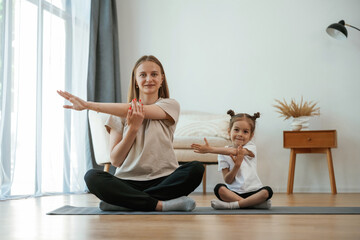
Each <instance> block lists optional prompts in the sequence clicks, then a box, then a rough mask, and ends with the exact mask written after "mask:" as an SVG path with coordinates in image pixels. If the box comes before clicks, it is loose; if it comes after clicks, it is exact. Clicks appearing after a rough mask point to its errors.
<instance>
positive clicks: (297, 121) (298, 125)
mask: <svg viewBox="0 0 360 240" xmlns="http://www.w3.org/2000/svg"><path fill="white" fill-rule="evenodd" d="M309 120H310V117H308V116H300V117H295V118H293V120H292V122H291V124H290V125H291V130H292V131H300V130H306V129H308V128H309Z"/></svg>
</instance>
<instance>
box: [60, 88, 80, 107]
mask: <svg viewBox="0 0 360 240" xmlns="http://www.w3.org/2000/svg"><path fill="white" fill-rule="evenodd" d="M57 93H58V94H59V95H60V96H62V97H63V98H65V99H66V100H68V101H69V102H71V103H72V105H64V106H63V107H64V108H67V109H73V110H77V111H82V110H85V109H87V102H86V101H84V100H82V99H81V98H79V97H77V96H75V95H72V94H71V93H69V92H66V91H61V90H57Z"/></svg>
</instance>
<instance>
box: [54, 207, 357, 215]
mask: <svg viewBox="0 0 360 240" xmlns="http://www.w3.org/2000/svg"><path fill="white" fill-rule="evenodd" d="M47 214H48V215H289V214H295V215H351V214H360V207H277V206H274V207H272V208H271V209H235V210H234V209H233V210H215V209H213V208H211V207H197V208H195V209H194V210H193V211H192V212H178V211H172V212H157V211H153V212H142V211H102V210H100V209H99V208H98V207H74V206H69V205H66V206H63V207H61V208H58V209H55V210H54V211H51V212H48V213H47Z"/></svg>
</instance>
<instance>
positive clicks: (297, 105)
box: [273, 97, 320, 131]
mask: <svg viewBox="0 0 360 240" xmlns="http://www.w3.org/2000/svg"><path fill="white" fill-rule="evenodd" d="M275 101H276V102H277V104H275V105H273V106H274V107H275V108H276V109H277V112H278V113H280V116H281V117H284V120H287V119H289V118H292V119H293V120H292V123H291V130H293V131H300V130H301V129H305V128H308V127H309V123H308V121H309V119H310V117H311V116H318V115H320V107H317V106H316V104H317V103H314V102H313V101H310V102H308V101H304V100H303V97H301V100H300V102H296V101H295V100H294V99H291V102H290V103H287V102H286V100H285V99H284V100H283V101H280V100H278V99H275Z"/></svg>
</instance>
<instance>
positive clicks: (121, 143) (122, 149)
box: [110, 103, 144, 167]
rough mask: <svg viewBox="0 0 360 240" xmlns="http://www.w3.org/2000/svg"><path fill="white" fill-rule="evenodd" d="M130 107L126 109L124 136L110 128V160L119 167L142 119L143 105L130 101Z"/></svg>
mask: <svg viewBox="0 0 360 240" xmlns="http://www.w3.org/2000/svg"><path fill="white" fill-rule="evenodd" d="M131 105H132V108H131V109H130V108H129V109H128V111H127V117H126V120H127V124H128V127H129V128H128V131H127V132H126V135H125V136H124V138H123V137H122V133H118V132H116V131H115V130H112V129H111V130H110V161H111V164H112V165H113V166H115V167H120V166H121V165H122V164H123V162H124V160H125V159H126V157H127V155H128V153H129V151H130V149H131V147H132V145H133V143H134V141H135V139H136V134H137V131H138V130H139V128H140V127H141V125H142V122H143V120H144V109H143V106H138V105H137V104H136V103H132V104H131Z"/></svg>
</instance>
